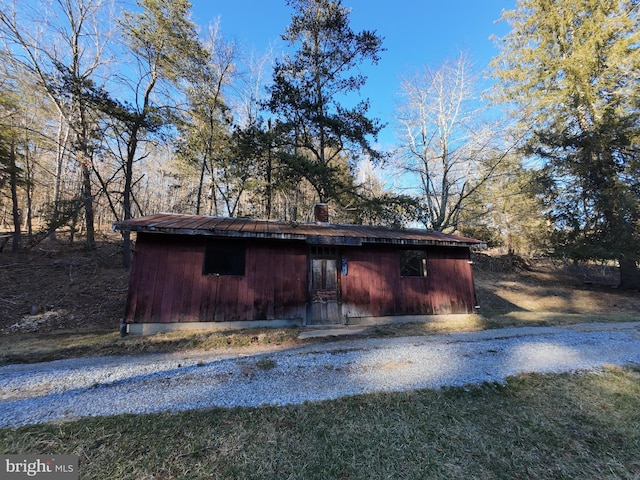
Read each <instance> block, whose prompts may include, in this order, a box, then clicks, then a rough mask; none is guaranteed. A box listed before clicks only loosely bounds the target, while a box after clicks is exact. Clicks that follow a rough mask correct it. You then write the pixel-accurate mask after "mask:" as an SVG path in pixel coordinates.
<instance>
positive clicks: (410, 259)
mask: <svg viewBox="0 0 640 480" xmlns="http://www.w3.org/2000/svg"><path fill="white" fill-rule="evenodd" d="M400 275H401V276H403V277H426V276H427V275H428V270H427V252H425V251H424V250H401V251H400Z"/></svg>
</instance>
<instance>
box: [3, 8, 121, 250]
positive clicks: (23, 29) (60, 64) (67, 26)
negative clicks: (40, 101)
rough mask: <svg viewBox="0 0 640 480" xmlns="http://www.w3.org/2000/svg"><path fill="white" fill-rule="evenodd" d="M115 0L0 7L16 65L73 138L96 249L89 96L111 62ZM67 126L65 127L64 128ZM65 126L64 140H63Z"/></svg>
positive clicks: (88, 230)
mask: <svg viewBox="0 0 640 480" xmlns="http://www.w3.org/2000/svg"><path fill="white" fill-rule="evenodd" d="M112 3H113V2H112V1H111V0H55V1H54V2H53V3H49V2H38V4H37V5H35V6H34V7H31V8H30V7H28V6H25V5H24V4H23V3H22V2H15V1H14V2H13V3H12V4H8V2H4V1H3V2H2V4H0V30H1V31H2V33H3V34H4V36H5V41H6V42H7V46H8V50H9V51H10V52H12V60H13V61H15V62H16V63H17V64H18V65H20V67H21V68H22V69H23V70H24V71H25V72H27V74H29V75H31V76H32V77H33V79H34V81H35V82H37V84H38V85H39V86H40V87H41V88H42V89H43V91H44V92H45V93H46V95H47V96H48V97H49V98H50V99H51V101H52V102H53V103H54V104H55V106H56V108H57V110H58V113H59V115H60V117H61V118H64V121H65V122H66V126H68V128H69V129H70V133H71V136H72V139H71V142H70V145H71V152H72V155H73V157H74V159H75V162H76V163H77V165H78V166H79V168H80V172H81V178H82V181H81V192H80V195H81V198H82V203H83V207H84V213H85V227H86V243H87V246H88V247H89V248H93V247H94V245H95V231H94V230H95V229H94V211H93V194H92V184H91V172H92V163H93V157H94V153H95V151H96V143H97V142H98V141H99V140H98V139H97V138H96V135H95V132H96V130H95V117H94V112H93V107H92V105H91V102H90V101H89V100H88V95H87V92H88V91H90V90H93V89H94V88H95V86H96V84H97V83H99V82H98V80H99V73H100V70H101V69H102V68H103V67H104V66H105V62H106V61H107V60H108V59H107V58H106V55H105V49H106V44H107V41H108V39H109V38H110V36H111V34H110V32H109V30H108V29H106V28H105V22H103V20H104V18H105V17H104V15H108V14H110V13H111V10H110V9H109V8H108V7H110V6H111V5H112ZM61 125H62V124H61ZM64 130H65V129H64V127H62V128H61V135H60V138H64V136H65V134H64V133H63V132H64Z"/></svg>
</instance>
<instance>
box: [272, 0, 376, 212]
mask: <svg viewBox="0 0 640 480" xmlns="http://www.w3.org/2000/svg"><path fill="white" fill-rule="evenodd" d="M288 4H289V5H290V6H291V7H293V9H294V14H293V16H292V20H291V24H290V25H289V27H288V28H287V30H286V32H285V34H284V35H283V36H282V38H283V39H284V40H286V41H287V42H289V44H290V45H292V46H293V45H296V46H297V47H298V49H297V50H296V51H295V52H294V53H293V56H292V57H285V58H284V59H282V60H279V61H276V64H275V67H274V75H273V85H272V86H271V87H270V95H271V97H270V99H269V101H268V102H267V107H268V109H269V110H270V111H271V112H272V113H273V114H274V115H275V116H276V117H277V119H278V122H277V127H276V128H277V133H278V138H279V139H280V142H281V145H279V151H280V154H281V157H280V158H281V160H282V161H283V162H284V163H285V165H287V166H288V167H289V168H290V170H291V173H292V175H297V176H299V177H301V178H305V179H307V180H308V181H309V182H310V183H311V184H312V185H313V187H314V188H315V190H316V192H317V194H318V198H319V200H320V201H321V202H327V201H329V200H330V199H337V198H338V197H339V196H340V195H341V194H343V193H344V192H346V191H351V190H352V189H353V182H352V181H351V180H352V179H351V178H349V177H350V176H351V175H350V173H352V172H347V175H346V176H345V172H344V170H343V168H342V164H341V159H343V158H345V157H346V156H348V157H349V162H350V165H349V167H350V169H351V170H353V167H354V165H355V163H356V162H357V159H358V157H359V156H360V155H365V156H368V157H370V159H372V160H379V159H381V158H382V155H381V154H380V153H379V152H377V151H376V150H375V149H373V148H372V146H371V144H370V138H371V137H373V138H375V137H376V136H377V134H378V132H379V131H380V129H381V128H382V127H381V125H380V123H379V121H378V120H374V119H370V118H368V117H367V113H368V109H369V102H368V100H364V101H360V102H359V103H357V104H356V105H355V106H354V107H351V108H348V107H346V106H344V105H343V104H342V103H340V102H341V101H344V100H345V99H346V97H347V96H348V95H349V94H354V93H357V92H358V91H359V90H360V88H361V87H362V86H363V85H364V83H365V80H366V78H365V77H364V76H362V75H359V74H351V73H350V72H351V71H352V70H353V69H354V68H355V67H357V66H358V65H359V64H360V63H361V62H363V61H371V62H373V63H376V62H377V61H378V59H379V54H380V52H381V51H382V46H381V44H382V39H381V38H380V37H378V36H377V35H376V33H375V32H372V31H362V32H360V33H355V32H353V31H352V29H351V27H350V26H349V11H348V9H346V8H345V7H343V6H342V3H341V1H340V0H288Z"/></svg>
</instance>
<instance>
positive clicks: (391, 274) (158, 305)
mask: <svg viewBox="0 0 640 480" xmlns="http://www.w3.org/2000/svg"><path fill="white" fill-rule="evenodd" d="M216 241H219V240H216V239H215V238H214V237H211V236H202V235H173V234H155V233H146V232H138V237H137V242H136V252H135V256H134V262H133V269H132V271H131V276H130V284H129V296H128V299H127V308H126V311H125V321H126V322H128V323H144V322H148V323H167V322H223V321H224V322H232V321H252V320H273V319H278V320H301V321H304V322H305V323H311V322H313V318H310V317H308V316H307V315H308V309H307V303H308V302H309V299H310V296H309V293H308V289H309V279H308V276H307V271H308V265H309V254H310V246H309V245H308V244H307V243H306V242H304V241H291V240H280V241H278V240H270V239H259V238H246V239H245V238H239V239H237V241H238V242H244V244H245V245H246V251H245V274H244V275H220V276H215V275H203V273H202V270H203V263H204V257H205V248H206V244H207V242H216ZM222 241H225V242H227V243H228V242H229V239H226V240H222ZM412 248H416V247H412ZM421 248H424V250H425V251H426V252H427V268H428V276H427V277H402V276H401V275H400V250H401V248H399V247H398V246H395V245H380V244H363V245H360V246H341V247H337V254H338V255H337V256H336V258H337V259H338V272H339V273H338V275H339V279H338V280H339V282H338V283H339V286H340V287H339V288H340V292H339V295H338V297H337V298H339V301H340V302H341V308H340V310H341V313H337V312H338V307H337V306H336V309H335V310H336V313H335V316H336V317H337V318H335V319H334V318H331V319H329V318H327V319H323V320H325V321H327V323H331V322H333V323H335V322H338V323H342V322H343V321H344V320H345V319H346V320H348V319H349V318H359V317H385V316H400V315H433V314H447V313H473V312H474V311H475V305H476V299H475V289H474V285H473V277H472V269H471V265H470V262H469V260H470V254H469V249H468V247H466V246H465V247H451V246H442V247H440V246H425V247H421ZM340 258H344V259H346V260H347V270H348V271H347V274H346V275H341V273H340V270H341V268H340V261H339V259H340Z"/></svg>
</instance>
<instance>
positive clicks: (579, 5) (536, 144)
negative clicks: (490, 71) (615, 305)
mask: <svg viewBox="0 0 640 480" xmlns="http://www.w3.org/2000/svg"><path fill="white" fill-rule="evenodd" d="M639 13H640V4H638V2H637V1H636V0H605V1H602V0H565V1H562V2H559V1H555V0H518V3H517V7H516V9H515V10H513V11H508V12H505V14H504V16H503V18H504V19H506V20H507V21H508V22H509V24H510V25H511V32H510V33H509V34H508V35H507V36H506V37H505V38H503V39H502V50H501V53H500V54H499V56H498V57H497V58H496V59H495V60H494V62H493V66H494V67H495V74H496V76H497V78H498V79H499V80H500V84H499V89H498V91H499V92H500V96H499V98H500V99H501V100H504V101H506V102H510V103H512V104H514V105H515V106H516V109H517V113H518V115H519V118H520V120H521V123H522V127H523V128H524V129H526V130H528V134H527V135H526V144H525V147H524V151H525V153H527V154H529V155H531V156H535V157H537V158H540V159H542V160H543V161H544V170H543V173H545V174H546V179H547V184H548V185H549V187H550V189H549V190H550V193H551V195H552V197H551V198H553V200H554V203H553V205H552V208H551V209H550V212H551V216H552V219H553V221H554V222H555V224H556V228H557V242H558V244H557V246H556V250H557V251H558V252H560V251H562V253H563V254H567V255H571V256H573V257H574V258H600V259H603V258H618V259H620V260H621V266H623V263H625V264H626V265H629V264H631V266H635V264H636V260H637V258H638V257H639V256H640V242H639V241H638V240H639V238H638V234H639V223H638V222H639V218H640V217H639V213H640V203H639V198H640V197H639V196H638V181H639V175H638V173H639V171H638V168H637V167H638V153H639V151H640V148H639V147H640V144H639V133H640V108H639V107H640V89H639V87H638V85H640V50H639V47H638V45H639V43H640V28H639V27H640V24H639V20H640V15H639ZM626 272H627V269H624V271H621V273H623V275H622V277H621V284H622V285H623V286H633V287H634V288H638V287H640V282H637V281H638V280H640V277H637V276H636V278H631V277H628V276H626V274H625V273H626ZM632 277H633V275H632Z"/></svg>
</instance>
